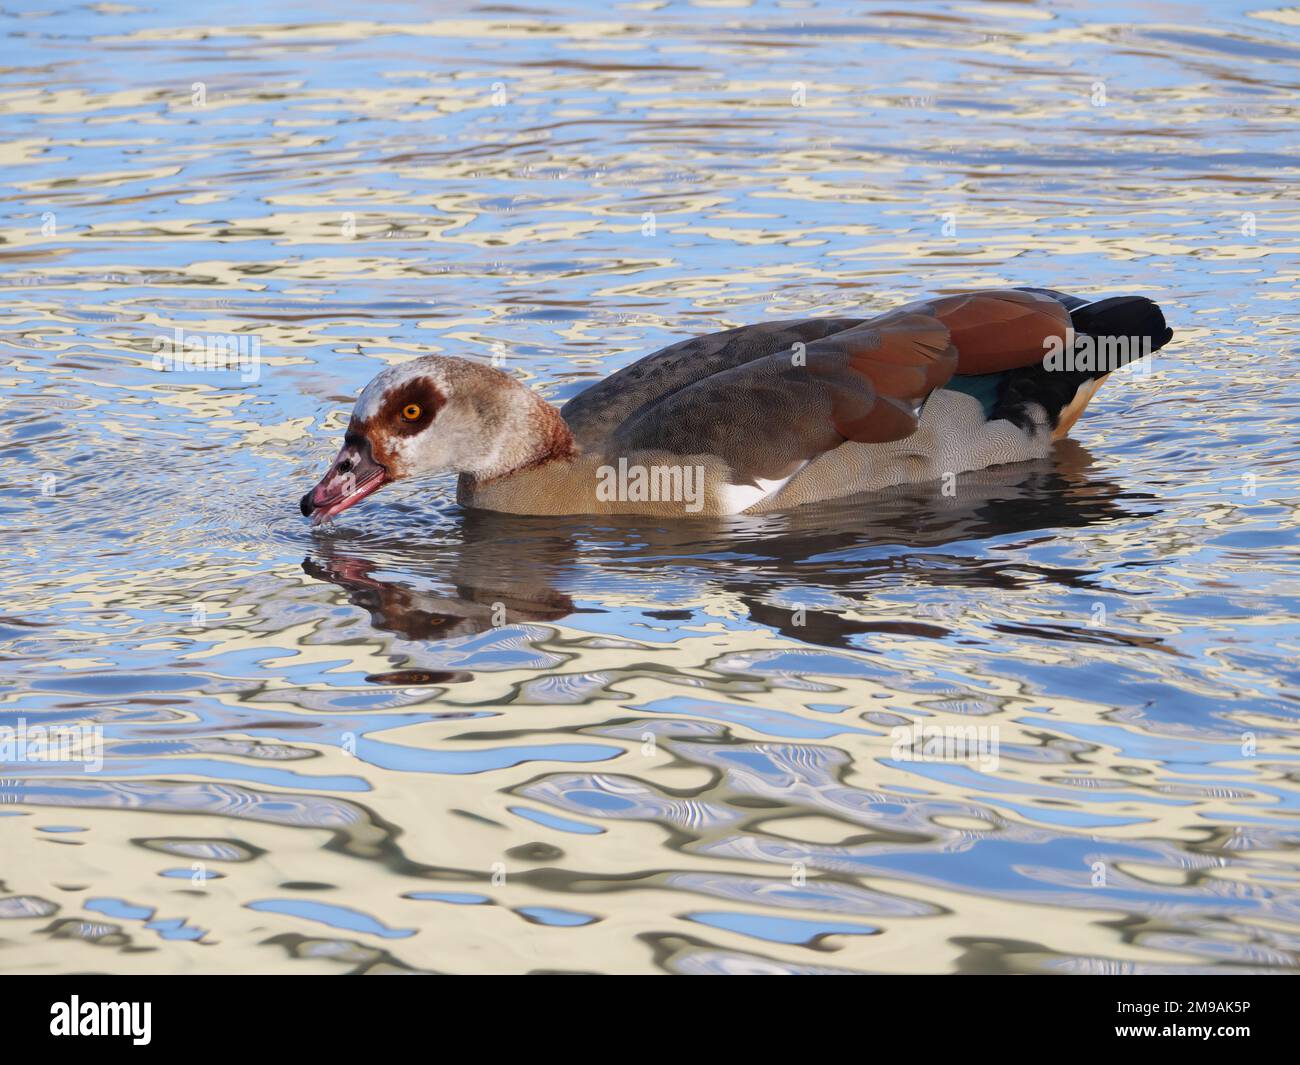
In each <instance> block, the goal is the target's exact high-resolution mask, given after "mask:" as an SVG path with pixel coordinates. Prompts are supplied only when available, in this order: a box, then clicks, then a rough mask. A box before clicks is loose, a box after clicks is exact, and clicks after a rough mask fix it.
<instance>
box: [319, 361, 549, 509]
mask: <svg viewBox="0 0 1300 1065" xmlns="http://www.w3.org/2000/svg"><path fill="white" fill-rule="evenodd" d="M557 423H558V424H557ZM561 438H563V439H561ZM571 441H572V437H571V436H570V435H569V433H568V429H567V427H565V426H564V422H563V419H561V418H560V416H559V413H558V412H557V411H556V410H555V409H554V408H553V407H551V406H550V405H549V404H548V403H547V402H546V401H545V400H543V399H541V398H540V397H539V396H536V395H534V394H533V393H532V392H530V391H529V390H528V389H527V388H525V387H524V386H523V385H521V384H520V383H519V382H518V381H516V380H515V379H514V378H512V377H510V376H508V375H507V374H504V373H502V372H501V371H500V370H495V369H493V368H491V367H489V366H484V365H482V364H481V363H476V362H470V361H468V360H466V359H457V358H452V357H450V356H442V355H425V356H422V357H420V358H418V359H413V360H412V361H410V362H405V363H401V364H399V365H396V366H390V367H388V368H387V369H386V370H384V371H382V372H381V373H380V374H378V375H377V376H376V377H375V378H374V379H373V380H372V381H371V382H370V383H369V384H368V385H366V387H365V388H364V389H363V390H362V392H361V395H360V396H359V397H358V398H357V402H356V405H355V406H354V407H353V409H352V417H351V418H350V419H349V421H348V427H347V431H346V432H345V433H344V435H343V446H342V448H341V449H340V450H339V453H338V455H337V456H336V457H335V459H334V461H333V462H332V463H331V464H330V467H329V469H328V470H327V471H326V473H325V476H324V477H322V478H321V479H320V481H319V482H318V483H317V485H316V487H315V488H313V489H312V490H311V491H310V492H308V493H307V494H306V495H304V496H303V497H302V500H301V501H300V503H299V509H300V510H301V511H302V513H303V515H304V516H305V517H310V518H311V519H312V520H313V521H314V522H316V523H319V522H322V521H327V520H329V519H330V518H332V517H334V516H335V515H337V514H341V513H342V512H343V511H345V510H347V509H348V508H349V507H352V506H355V505H356V504H357V503H360V502H361V501H362V500H363V499H365V498H366V497H367V496H370V495H373V494H374V493H375V492H377V491H378V490H379V489H380V488H382V487H383V486H384V485H386V484H390V483H392V482H393V481H401V480H405V479H407V478H410V477H430V476H435V475H437V474H444V473H457V474H460V475H462V476H466V477H471V478H475V479H477V480H490V479H493V478H496V477H500V476H503V475H504V474H507V473H509V472H511V471H513V470H516V469H519V468H521V467H524V466H528V465H533V464H535V463H537V462H538V461H541V460H544V459H545V458H546V457H547V456H548V455H549V454H551V453H552V452H553V451H554V450H556V449H557V448H559V449H561V450H563V448H564V447H565V446H567V444H571Z"/></svg>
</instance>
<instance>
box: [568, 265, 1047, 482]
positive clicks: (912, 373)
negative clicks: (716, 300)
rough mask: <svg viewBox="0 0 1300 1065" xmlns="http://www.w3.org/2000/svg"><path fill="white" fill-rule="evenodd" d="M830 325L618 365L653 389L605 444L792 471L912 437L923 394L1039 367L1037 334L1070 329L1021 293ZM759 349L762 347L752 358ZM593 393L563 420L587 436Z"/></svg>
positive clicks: (637, 386) (784, 328) (712, 343)
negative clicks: (976, 377)
mask: <svg viewBox="0 0 1300 1065" xmlns="http://www.w3.org/2000/svg"><path fill="white" fill-rule="evenodd" d="M830 321H832V320H826V319H822V320H812V321H809V322H800V323H792V322H783V323H776V324H774V326H773V325H769V326H765V327H762V326H755V327H750V328H751V329H752V330H753V332H748V331H740V330H735V331H732V332H730V333H727V334H718V335H716V336H714V337H708V338H698V340H697V341H696V342H694V343H695V345H696V346H695V348H694V349H693V350H692V348H690V347H686V346H674V347H673V348H669V349H665V351H664V352H660V353H657V354H656V355H654V356H650V357H649V358H648V359H646V360H643V362H645V363H646V364H647V365H646V366H644V367H642V366H641V364H636V366H634V367H629V368H628V369H627V370H624V371H621V373H622V374H623V375H624V376H625V377H627V378H628V380H626V381H624V382H623V388H624V390H629V388H630V390H631V391H633V392H634V393H635V392H639V393H640V394H639V395H638V396H637V399H641V397H642V396H643V395H644V392H645V391H650V392H651V393H652V394H651V396H649V397H647V398H645V399H642V401H641V402H640V403H639V404H638V406H637V408H636V409H634V410H633V411H630V412H628V415H627V416H625V417H624V419H623V420H622V423H621V424H618V425H617V428H614V429H613V431H612V435H611V436H610V438H609V439H608V442H607V447H606V450H609V451H610V452H611V453H613V454H625V453H627V452H630V451H633V450H639V449H655V450H663V451H667V452H670V453H674V454H679V455H700V454H713V455H718V456H719V457H721V458H723V459H725V460H726V462H727V463H728V464H729V465H730V467H731V468H732V470H733V473H734V476H735V477H736V478H737V480H738V481H749V482H751V483H752V482H754V481H755V480H757V479H760V478H761V479H779V478H782V477H788V476H790V474H792V473H793V472H794V471H795V470H797V469H798V468H799V467H800V466H801V465H802V464H803V463H805V462H807V461H809V460H810V459H812V458H815V457H816V456H817V455H819V454H822V453H823V452H825V451H828V450H830V449H832V448H835V447H838V446H839V445H840V444H841V443H843V442H844V441H846V440H852V441H855V442H859V443H883V442H886V441H890V440H900V439H903V438H904V437H907V436H910V435H911V434H912V433H913V432H915V431H916V427H917V424H918V417H917V411H918V408H919V407H920V405H921V403H922V402H923V401H924V400H925V397H926V396H928V395H929V394H930V393H931V392H932V391H933V390H934V389H936V388H940V387H942V386H943V385H944V383H945V382H947V381H948V380H949V378H950V377H952V375H953V374H954V373H960V374H986V373H997V372H1000V371H1003V370H1007V369H1013V368H1015V367H1021V366H1028V365H1032V364H1034V363H1039V362H1041V361H1042V359H1043V356H1044V354H1045V353H1046V349H1045V342H1046V339H1047V338H1048V337H1049V336H1060V337H1062V338H1064V336H1065V330H1066V328H1068V327H1069V325H1070V318H1069V314H1068V312H1067V311H1066V309H1065V307H1064V306H1063V305H1062V304H1061V303H1060V302H1058V301H1057V300H1055V299H1052V298H1051V297H1050V296H1046V295H1040V294H1038V293H1032V292H1022V291H1017V290H990V291H984V292H973V293H965V294H962V295H957V296H945V297H941V298H938V299H934V300H928V301H924V302H920V303H914V304H909V305H908V306H906V307H902V308H899V309H898V310H895V311H892V312H890V313H888V314H885V315H881V316H879V317H877V318H873V319H871V320H869V321H865V322H859V321H854V320H852V319H839V320H834V321H835V325H836V326H838V328H834V327H830V328H828V326H827V323H828V322H830ZM742 334H743V335H742ZM778 344H779V345H780V347H781V349H782V350H773V348H772V347H768V345H778ZM765 347H766V348H767V350H768V352H770V353H765V354H758V352H760V351H762V350H763V348H765ZM692 355H694V356H695V359H692V357H691V356H692ZM696 359H698V360H699V361H703V362H706V363H709V362H712V363H713V365H714V366H716V364H717V362H718V361H720V360H726V361H728V362H731V365H728V366H723V367H718V368H717V369H716V370H715V371H714V372H712V373H708V372H707V371H704V375H703V376H697V375H699V374H700V373H701V371H702V370H703V369H704V368H703V367H700V366H699V365H694V366H692V365H690V364H691V363H692V362H694V361H696ZM638 367H639V368H640V369H638ZM656 374H658V375H662V376H663V377H666V378H668V379H669V380H668V381H667V382H664V381H654V380H653V375H656ZM616 376H617V375H616ZM611 380H612V379H611ZM608 383H609V382H606V384H608ZM656 385H658V386H659V387H655V386H656ZM647 386H648V387H647ZM600 387H601V386H597V388H596V389H591V390H588V392H586V393H583V394H582V396H580V397H578V398H577V399H575V400H572V401H570V404H569V405H568V406H567V407H566V408H565V410H564V415H565V417H566V419H570V418H571V424H574V423H579V424H582V425H584V427H585V428H586V429H587V430H588V432H590V431H591V430H592V429H594V428H595V427H596V425H598V424H599V422H600V420H601V419H600V417H599V415H598V414H597V411H599V409H600V406H601V405H600V404H598V403H596V402H595V400H597V399H599V398H600V393H599V389H600ZM664 389H666V390H664ZM654 393H657V395H655V394H654ZM589 407H590V408H592V409H591V410H588V408H589ZM588 421H590V422H591V424H590V425H587V424H586V422H588Z"/></svg>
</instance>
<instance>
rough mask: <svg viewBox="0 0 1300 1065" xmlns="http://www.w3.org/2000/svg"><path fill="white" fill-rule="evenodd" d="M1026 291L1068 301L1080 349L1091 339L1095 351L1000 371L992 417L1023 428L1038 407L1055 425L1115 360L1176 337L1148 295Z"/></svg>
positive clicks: (1157, 347) (1144, 352) (1155, 348)
mask: <svg viewBox="0 0 1300 1065" xmlns="http://www.w3.org/2000/svg"><path fill="white" fill-rule="evenodd" d="M1027 291H1030V292H1041V293H1043V294H1044V295H1047V296H1051V297H1052V298H1053V299H1056V300H1059V301H1060V302H1061V303H1063V304H1064V305H1065V308H1066V310H1068V311H1069V312H1070V322H1071V325H1072V326H1073V327H1074V334H1075V346H1076V348H1080V347H1081V346H1082V347H1084V348H1087V347H1088V346H1089V343H1088V338H1092V341H1094V343H1093V344H1092V345H1091V349H1092V350H1091V351H1081V352H1078V354H1079V358H1077V359H1074V358H1070V359H1064V360H1062V361H1063V362H1064V365H1060V366H1057V365H1051V364H1050V360H1048V359H1044V361H1043V362H1042V363H1038V364H1035V365H1033V366H1026V367H1023V368H1021V369H1019V370H1008V371H1006V372H1005V373H1004V374H1003V375H1002V380H1001V381H1000V382H999V388H998V394H997V400H996V402H995V404H994V406H993V410H992V412H991V413H990V415H989V417H990V418H1005V419H1007V420H1008V421H1010V422H1013V423H1015V424H1016V425H1019V426H1020V427H1021V428H1025V429H1028V428H1030V427H1031V426H1032V424H1033V421H1034V410H1033V408H1034V406H1037V407H1041V408H1042V409H1043V410H1044V411H1046V413H1047V418H1048V422H1049V423H1050V424H1051V425H1052V427H1053V428H1055V427H1056V424H1057V421H1058V419H1059V418H1060V416H1061V411H1062V410H1064V409H1065V408H1066V407H1067V406H1069V404H1070V403H1072V402H1073V401H1074V397H1075V395H1076V394H1077V393H1078V391H1079V386H1080V385H1082V384H1085V383H1086V382H1088V381H1091V380H1092V379H1093V378H1096V377H1105V376H1106V374H1108V373H1109V372H1110V371H1111V370H1114V369H1117V368H1118V367H1117V366H1116V365H1113V364H1112V363H1115V362H1120V363H1127V362H1131V361H1135V360H1136V359H1139V358H1142V357H1143V356H1145V355H1149V354H1151V353H1152V352H1155V351H1159V350H1160V349H1161V348H1163V347H1164V346H1165V345H1166V344H1168V343H1169V341H1170V340H1171V339H1172V338H1173V335H1174V333H1173V330H1172V329H1170V328H1169V326H1168V325H1166V324H1165V316H1164V314H1163V313H1162V312H1161V310H1160V308H1159V307H1158V306H1157V305H1156V304H1155V303H1154V302H1153V301H1152V300H1149V299H1147V298H1146V297H1145V296H1111V297H1110V298H1108V299H1104V300H1098V301H1097V302H1096V303H1085V302H1083V301H1082V300H1080V299H1078V298H1077V297H1075V296H1068V295H1066V294H1065V293H1063V292H1055V291H1053V290H1051V289H1028V290H1027ZM1096 342H1100V343H1096ZM1070 354H1071V355H1074V354H1075V353H1070Z"/></svg>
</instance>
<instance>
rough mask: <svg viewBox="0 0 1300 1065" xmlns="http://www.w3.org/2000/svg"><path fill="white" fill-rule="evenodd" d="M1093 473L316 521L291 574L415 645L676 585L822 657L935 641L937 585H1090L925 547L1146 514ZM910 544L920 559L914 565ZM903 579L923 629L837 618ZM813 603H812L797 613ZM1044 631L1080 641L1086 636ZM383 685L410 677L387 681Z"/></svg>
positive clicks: (1065, 457)
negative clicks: (820, 494)
mask: <svg viewBox="0 0 1300 1065" xmlns="http://www.w3.org/2000/svg"><path fill="white" fill-rule="evenodd" d="M1092 466H1093V459H1092V456H1091V455H1090V454H1089V452H1088V451H1087V450H1086V449H1084V448H1083V447H1082V446H1080V445H1078V444H1076V443H1075V442H1073V441H1069V440H1066V441H1062V442H1061V443H1060V444H1058V446H1057V449H1056V453H1055V455H1054V456H1052V457H1049V458H1046V459H1042V460H1038V461H1034V462H1026V463H1017V464H1015V465H1009V466H1003V467H997V468H994V469H990V470H983V471H979V472H977V473H971V474H965V475H963V476H962V477H961V480H960V485H959V486H958V488H957V490H956V491H955V493H954V494H952V495H946V494H945V493H944V491H943V485H942V484H941V483H930V484H923V485H905V486H900V487H898V488H895V489H892V490H889V491H886V492H878V493H872V494H870V495H868V496H863V497H858V498H855V499H853V500H849V501H846V502H836V503H834V504H827V505H824V506H820V507H805V508H802V509H800V510H798V511H795V512H792V513H790V514H786V515H772V516H764V517H736V518H726V519H704V520H700V521H691V522H676V523H668V524H658V523H652V522H649V521H647V520H646V519H644V518H636V517H632V516H629V517H601V518H599V519H590V518H565V519H555V518H549V517H521V516H517V515H509V514H501V513H495V512H491V511H479V510H467V511H461V512H459V513H460V521H459V523H458V525H457V526H455V527H454V532H453V535H452V536H450V537H448V536H446V535H441V536H438V537H431V538H430V539H429V540H428V541H427V542H424V543H415V544H413V543H412V541H411V540H410V539H407V538H403V539H400V540H399V539H397V538H395V537H391V536H382V537H374V536H370V535H358V534H355V533H351V532H348V531H346V530H336V531H328V527H327V531H324V532H320V533H318V534H317V537H318V540H319V544H320V546H319V549H318V551H317V552H316V554H315V555H314V556H310V557H308V558H307V559H306V560H305V561H304V562H303V569H304V570H305V571H306V572H307V573H308V574H309V575H310V576H312V577H315V578H316V579H318V580H322V581H328V582H330V583H333V584H337V585H339V586H340V587H342V588H344V589H346V590H347V592H348V598H349V600H350V601H351V602H352V603H353V604H354V605H356V606H359V607H361V608H362V609H364V610H365V611H366V612H367V613H368V614H369V615H370V619H371V623H372V624H373V625H374V626H375V628H377V629H380V630H383V631H386V632H391V633H396V634H397V635H399V636H402V637H403V638H405V639H408V640H415V641H437V640H447V639H452V638H456V637H465V636H471V635H474V634H476V633H480V632H484V631H487V630H488V629H492V628H500V627H501V626H503V625H511V624H517V623H521V622H539V621H540V622H550V621H558V620H560V619H562V618H564V617H566V616H569V615H571V614H575V613H583V612H588V613H589V612H592V611H591V608H588V609H587V610H585V611H584V610H582V609H581V608H579V607H578V606H577V605H575V602H574V599H573V598H572V597H573V596H577V597H579V598H586V599H589V600H595V601H597V602H599V601H600V600H601V599H602V598H603V597H605V596H609V595H615V596H617V597H618V598H619V599H620V601H626V600H627V599H636V598H638V597H639V598H642V599H644V600H646V601H647V602H648V603H652V604H653V605H654V606H655V607H656V608H662V607H663V605H664V602H665V599H666V598H667V597H668V595H669V593H670V592H671V591H672V590H673V589H674V588H675V589H678V590H679V594H680V598H681V599H686V598H689V599H698V597H699V595H700V593H701V592H702V591H710V592H713V593H715V594H721V595H723V596H724V597H725V599H726V600H728V601H729V602H730V603H732V604H734V605H736V606H739V607H740V608H742V610H743V613H744V615H746V616H748V618H749V619H750V620H751V621H752V622H754V623H755V624H757V625H761V626H765V627H767V628H771V629H774V630H776V631H778V632H780V633H782V634H784V635H786V636H789V637H792V638H794V639H796V640H799V641H802V642H805V643H810V644H816V645H820V646H823V647H836V648H845V647H850V646H852V645H853V644H854V640H855V637H859V636H862V635H864V634H868V633H873V632H885V633H901V634H906V635H912V636H921V637H933V638H941V637H944V636H947V635H948V634H949V631H950V630H949V629H948V628H946V627H945V626H944V625H942V624H941V623H940V622H942V620H943V618H944V616H945V603H944V596H943V589H944V588H945V587H967V588H970V587H977V588H978V587H988V588H998V589H1009V588H1015V587H1018V586H1020V585H1022V584H1025V583H1027V582H1029V581H1031V580H1041V579H1047V580H1050V581H1053V582H1055V583H1056V584H1058V585H1061V586H1066V587H1072V588H1087V587H1089V580H1090V577H1091V575H1090V574H1089V573H1088V572H1087V571H1084V570H1078V569H1069V568H1049V567H1043V566H1041V565H1028V564H1025V563H1023V562H1016V563H1012V562H1000V561H991V560H990V559H989V558H988V557H987V556H986V555H984V552H983V551H979V552H972V553H970V554H966V553H963V552H961V551H954V552H953V553H950V554H949V553H937V554H936V553H935V552H934V550H933V549H935V548H942V547H944V546H947V545H957V544H961V543H964V542H968V541H984V540H987V539H990V538H997V537H1005V536H1014V535H1018V534H1021V533H1032V532H1043V533H1048V534H1050V533H1051V532H1052V531H1054V530H1062V529H1077V528H1084V527H1088V526H1093V525H1101V524H1105V523H1109V522H1115V521H1120V520H1123V519H1127V518H1132V517H1134V516H1135V515H1134V512H1133V511H1131V510H1129V509H1127V508H1126V506H1125V503H1126V502H1135V503H1137V502H1140V503H1141V504H1142V505H1143V506H1144V507H1149V506H1150V497H1147V496H1140V495H1137V494H1134V493H1131V492H1125V491H1124V490H1122V489H1121V488H1119V487H1118V486H1117V485H1115V484H1113V483H1112V482H1110V481H1107V480H1105V479H1104V478H1101V477H1098V476H1097V475H1096V473H1095V472H1093V471H1092V470H1091V469H1090V468H1091V467H1092ZM453 511H454V508H453ZM339 532H343V535H342V536H340V535H339ZM920 549H924V550H925V552H926V553H925V554H924V556H920V557H918V556H915V555H914V554H913V551H916V550H920ZM981 555H984V557H980V556H981ZM394 573H397V574H400V576H394V575H393V574H394ZM900 579H906V580H907V581H908V582H909V583H911V584H913V585H915V584H921V585H928V586H931V587H933V588H934V597H933V605H932V609H930V610H928V611H925V614H926V618H925V620H920V619H918V620H877V621H869V620H860V619H854V618H852V617H847V616H845V615H844V613H842V611H845V610H847V611H857V610H860V609H862V608H863V607H865V606H866V605H867V604H868V602H869V599H870V595H871V592H872V590H873V588H880V587H883V586H886V585H887V584H890V583H897V582H898V581H899V580H900ZM805 593H806V594H805ZM810 599H816V600H818V601H819V602H820V604H821V605H819V606H810V605H807V603H806V602H805V601H806V600H810ZM650 613H651V616H652V617H665V616H666V615H665V613H664V611H663V610H662V609H657V610H655V611H651V612H650ZM668 613H669V614H672V613H673V612H672V611H669V612H668ZM674 616H675V615H674ZM681 616H682V617H687V616H689V612H684V613H683V614H682V615H681ZM1049 635H1050V634H1049ZM1057 635H1058V636H1059V637H1060V638H1064V639H1069V638H1073V637H1074V636H1076V635H1077V637H1078V638H1079V639H1088V638H1089V636H1088V634H1087V631H1086V630H1083V629H1080V630H1078V632H1077V634H1076V633H1075V631H1074V630H1062V631H1061V632H1059V633H1057ZM1151 642H1152V643H1155V644H1158V642H1159V641H1151ZM408 672H409V671H408ZM443 679H445V678H443ZM392 682H393V683H398V682H403V683H409V682H415V683H418V682H419V681H418V678H411V677H409V676H401V677H399V675H397V674H394V675H393V677H392Z"/></svg>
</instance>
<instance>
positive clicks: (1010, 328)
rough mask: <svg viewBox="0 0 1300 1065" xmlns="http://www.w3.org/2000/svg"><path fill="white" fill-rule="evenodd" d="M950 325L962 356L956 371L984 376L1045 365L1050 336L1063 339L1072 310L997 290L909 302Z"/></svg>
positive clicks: (1043, 299)
mask: <svg viewBox="0 0 1300 1065" xmlns="http://www.w3.org/2000/svg"><path fill="white" fill-rule="evenodd" d="M906 309H909V310H916V311H918V312H920V313H922V314H931V315H933V316H934V317H935V318H937V319H939V321H941V322H942V323H943V324H944V325H945V326H947V327H948V332H949V333H950V334H951V335H952V342H953V344H954V345H956V348H957V351H958V352H959V357H958V365H957V371H956V372H957V373H959V374H985V373H999V372H1000V371H1002V370H1014V369H1017V368H1018V367H1021V366H1030V365H1032V364H1034V363H1038V362H1042V361H1043V356H1044V355H1046V354H1047V348H1046V346H1045V345H1046V341H1047V338H1048V337H1052V336H1055V337H1058V338H1060V339H1061V340H1062V341H1064V339H1065V331H1066V329H1068V328H1069V327H1070V312H1069V311H1067V310H1066V309H1065V306H1064V304H1062V303H1060V302H1059V301H1058V300H1055V299H1053V298H1052V297H1051V296H1047V295H1043V294H1040V293H1037V292H1024V291H1021V290H1019V289H994V290H989V291H985V292H966V293H962V294H961V295H957V296H944V297H941V298H939V299H935V300H927V301H925V302H923V303H915V304H910V305H909V307H908V308H906Z"/></svg>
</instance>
